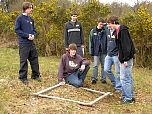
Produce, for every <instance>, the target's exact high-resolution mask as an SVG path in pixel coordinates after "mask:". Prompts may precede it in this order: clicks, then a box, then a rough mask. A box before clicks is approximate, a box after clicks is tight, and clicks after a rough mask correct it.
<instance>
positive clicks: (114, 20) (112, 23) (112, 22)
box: [108, 16, 119, 29]
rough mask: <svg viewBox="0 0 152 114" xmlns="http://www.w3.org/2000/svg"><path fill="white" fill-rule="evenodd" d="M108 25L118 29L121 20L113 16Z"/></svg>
mask: <svg viewBox="0 0 152 114" xmlns="http://www.w3.org/2000/svg"><path fill="white" fill-rule="evenodd" d="M108 25H109V27H110V28H111V29H116V28H117V26H118V25H119V19H118V17H117V16H112V17H110V18H109V19H108Z"/></svg>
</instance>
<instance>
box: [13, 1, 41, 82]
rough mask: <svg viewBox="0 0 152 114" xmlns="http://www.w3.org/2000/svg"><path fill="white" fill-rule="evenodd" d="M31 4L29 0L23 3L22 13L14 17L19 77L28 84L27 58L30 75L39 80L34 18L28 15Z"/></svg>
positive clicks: (30, 11)
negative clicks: (17, 42) (30, 70)
mask: <svg viewBox="0 0 152 114" xmlns="http://www.w3.org/2000/svg"><path fill="white" fill-rule="evenodd" d="M32 9H33V5H32V4H31V3H30V2H24V3H23V13H22V14H21V15H19V16H18V17H17V18H16V22H15V32H16V34H17V35H18V40H19V56H20V70H19V79H20V80H21V81H22V82H23V83H24V84H28V80H27V71H28V63H27V60H29V62H30V65H31V69H32V76H31V78H32V79H34V80H38V81H40V78H39V77H40V72H39V63H38V54H37V50H36V47H35V44H34V36H35V34H36V31H35V27H34V20H33V19H32V17H30V16H29V15H30V14H31V13H32Z"/></svg>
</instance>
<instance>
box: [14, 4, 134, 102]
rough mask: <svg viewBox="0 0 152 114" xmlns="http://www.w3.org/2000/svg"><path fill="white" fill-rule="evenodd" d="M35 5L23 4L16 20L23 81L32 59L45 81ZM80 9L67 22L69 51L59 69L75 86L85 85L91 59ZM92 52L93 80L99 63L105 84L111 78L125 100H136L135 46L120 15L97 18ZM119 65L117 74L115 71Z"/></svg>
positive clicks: (63, 78)
mask: <svg viewBox="0 0 152 114" xmlns="http://www.w3.org/2000/svg"><path fill="white" fill-rule="evenodd" d="M32 9H33V5H32V3H30V2H24V3H23V13H22V14H21V15H19V16H18V17H17V19H16V22H15V32H16V34H17V35H18V37H19V38H18V39H19V56H20V70H19V80H21V81H22V82H23V83H24V84H28V83H29V82H28V79H27V72H28V62H27V60H29V62H30V65H31V69H32V75H31V78H32V79H34V80H37V81H41V78H40V72H39V63H38V54H37V50H36V47H35V44H34V36H35V34H36V30H35V26H34V20H33V19H32V17H31V16H30V14H31V13H32ZM77 16H78V14H77V12H76V11H73V12H72V13H71V20H70V21H68V22H67V23H66V24H65V29H64V43H65V50H66V53H65V54H63V55H62V57H61V60H60V64H59V68H58V82H59V83H63V82H65V83H68V84H71V85H73V86H75V87H82V86H83V84H84V80H85V78H86V75H87V72H88V71H89V68H90V62H89V60H87V59H85V58H84V37H83V28H82V25H81V23H80V22H79V21H78V20H77ZM88 40H89V53H90V55H91V56H93V74H92V76H91V83H92V84H96V82H97V81H98V66H99V64H101V67H102V71H101V83H103V84H105V83H107V82H106V76H108V77H109V79H110V81H111V83H112V85H113V87H114V88H115V90H116V92H122V99H121V100H122V102H123V103H133V102H135V98H134V90H133V80H132V66H133V58H134V54H135V48H134V45H133V42H132V40H131V37H130V34H129V31H128V28H127V27H126V26H125V25H120V24H119V20H118V17H116V16H112V17H110V18H109V19H108V21H107V22H105V20H104V19H102V18H99V19H98V20H97V26H96V27H94V28H93V29H92V30H91V31H90V34H89V38H88ZM112 65H114V66H115V74H116V75H114V73H113V72H112Z"/></svg>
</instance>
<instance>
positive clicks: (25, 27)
mask: <svg viewBox="0 0 152 114" xmlns="http://www.w3.org/2000/svg"><path fill="white" fill-rule="evenodd" d="M14 30H15V32H16V34H17V35H18V37H19V44H31V43H33V41H32V40H28V37H29V34H32V35H35V33H36V30H35V27H34V20H33V19H32V17H30V16H26V15H23V14H21V15H20V16H18V17H17V18H16V22H15V28H14Z"/></svg>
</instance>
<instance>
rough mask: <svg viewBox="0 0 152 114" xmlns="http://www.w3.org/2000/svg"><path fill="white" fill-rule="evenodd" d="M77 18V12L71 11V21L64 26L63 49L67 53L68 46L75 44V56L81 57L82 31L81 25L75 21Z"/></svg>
mask: <svg viewBox="0 0 152 114" xmlns="http://www.w3.org/2000/svg"><path fill="white" fill-rule="evenodd" d="M77 16H78V14H77V12H76V11H72V13H71V20H70V21H68V22H67V23H66V24H65V28H64V44H65V49H66V51H67V50H68V46H69V44H71V43H75V44H76V45H77V54H79V55H80V56H81V57H83V56H84V51H83V49H84V37H83V29H82V25H81V23H80V22H79V21H77Z"/></svg>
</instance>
